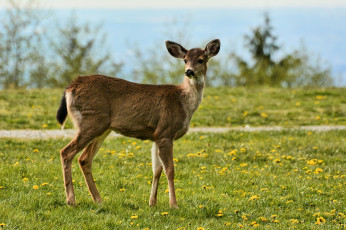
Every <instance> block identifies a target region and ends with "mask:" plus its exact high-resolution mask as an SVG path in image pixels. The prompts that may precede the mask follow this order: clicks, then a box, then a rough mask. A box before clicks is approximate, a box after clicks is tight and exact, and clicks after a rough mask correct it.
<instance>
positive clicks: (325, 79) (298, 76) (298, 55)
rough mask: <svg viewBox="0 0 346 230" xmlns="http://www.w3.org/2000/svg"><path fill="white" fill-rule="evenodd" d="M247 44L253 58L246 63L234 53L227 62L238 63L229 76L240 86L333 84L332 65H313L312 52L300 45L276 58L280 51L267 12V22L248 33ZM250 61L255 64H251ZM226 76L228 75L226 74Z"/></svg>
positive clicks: (265, 17)
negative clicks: (296, 48) (309, 53)
mask: <svg viewBox="0 0 346 230" xmlns="http://www.w3.org/2000/svg"><path fill="white" fill-rule="evenodd" d="M244 38H245V47H246V48H248V50H249V52H250V54H251V56H252V61H251V62H247V61H245V60H243V59H242V58H241V57H239V56H238V55H236V54H234V53H232V54H231V55H230V56H229V58H228V61H231V62H234V63H235V65H236V66H237V68H236V69H237V73H236V74H229V76H228V77H230V78H232V79H234V80H233V81H231V82H232V83H235V85H237V86H253V85H271V86H284V87H293V86H330V85H332V78H331V77H330V73H331V71H330V68H329V67H328V66H326V65H319V64H314V63H312V62H311V58H310V55H307V53H306V50H305V49H304V48H301V49H300V50H299V51H297V50H295V51H294V52H293V53H291V54H288V55H286V56H284V57H282V58H281V59H280V60H278V61H276V60H274V58H273V57H274V56H275V55H276V53H277V52H278V51H279V50H280V47H279V46H278V44H277V43H276V40H277V37H276V36H274V35H273V27H272V26H271V24H270V18H269V16H268V14H265V15H264V25H262V26H258V27H256V28H255V29H253V30H252V32H251V33H250V34H248V35H245V37H244ZM250 63H253V64H252V65H251V64H250ZM224 77H226V76H224Z"/></svg>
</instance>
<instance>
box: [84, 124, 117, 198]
mask: <svg viewBox="0 0 346 230" xmlns="http://www.w3.org/2000/svg"><path fill="white" fill-rule="evenodd" d="M110 132H111V130H107V131H106V132H104V133H103V134H102V135H101V136H99V137H97V138H95V139H94V140H93V141H92V142H91V143H90V144H89V145H88V146H87V147H86V148H85V149H84V151H83V153H82V154H81V155H80V157H79V158H78V162H79V165H80V168H81V169H82V172H83V174H84V178H85V182H86V184H87V185H88V189H89V192H90V194H91V197H92V198H93V200H94V202H96V203H101V201H102V200H101V197H100V194H99V192H98V191H97V188H96V185H95V182H94V178H93V175H92V170H91V168H92V160H93V158H94V156H95V155H96V153H97V152H98V150H99V149H100V147H101V145H102V143H103V141H104V139H105V138H106V137H107V136H108V134H109V133H110Z"/></svg>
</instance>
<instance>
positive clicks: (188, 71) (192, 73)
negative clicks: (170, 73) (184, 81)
mask: <svg viewBox="0 0 346 230" xmlns="http://www.w3.org/2000/svg"><path fill="white" fill-rule="evenodd" d="M185 75H186V76H188V77H190V78H191V77H194V76H195V72H193V70H190V69H188V70H186V71H185Z"/></svg>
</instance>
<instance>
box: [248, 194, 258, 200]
mask: <svg viewBox="0 0 346 230" xmlns="http://www.w3.org/2000/svg"><path fill="white" fill-rule="evenodd" d="M259 198H260V197H259V196H257V195H253V196H251V197H250V198H249V200H258V199H259Z"/></svg>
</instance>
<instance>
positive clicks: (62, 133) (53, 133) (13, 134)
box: [0, 125, 346, 139]
mask: <svg viewBox="0 0 346 230" xmlns="http://www.w3.org/2000/svg"><path fill="white" fill-rule="evenodd" d="M282 130H309V131H318V132H325V131H329V130H346V125H338V126H300V127H292V128H286V127H281V126H265V127H249V126H246V127H198V128H190V130H189V132H190V133H191V132H207V133H226V132H229V131H242V132H262V131H282ZM75 133H76V130H73V129H67V130H0V138H20V139H49V138H72V137H73V136H74V135H75ZM109 136H110V137H119V136H121V135H119V134H116V133H114V132H112V133H111V134H110V135H109Z"/></svg>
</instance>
